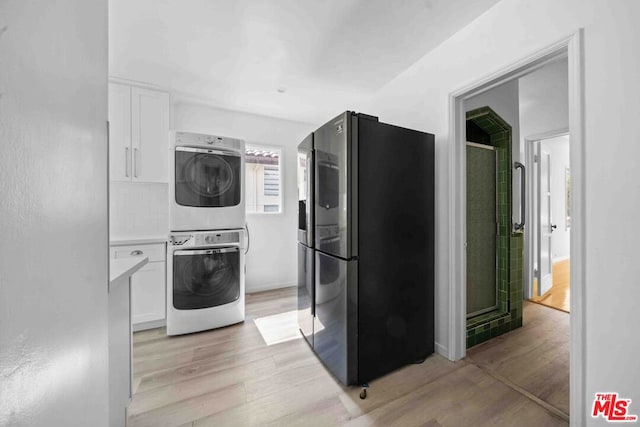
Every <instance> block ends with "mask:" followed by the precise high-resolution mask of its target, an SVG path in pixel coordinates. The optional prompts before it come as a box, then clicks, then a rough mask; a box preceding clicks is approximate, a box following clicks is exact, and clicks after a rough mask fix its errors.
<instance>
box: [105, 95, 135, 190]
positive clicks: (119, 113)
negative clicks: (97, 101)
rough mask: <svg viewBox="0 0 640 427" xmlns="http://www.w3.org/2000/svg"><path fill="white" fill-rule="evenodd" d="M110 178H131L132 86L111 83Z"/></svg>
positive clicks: (117, 179)
mask: <svg viewBox="0 0 640 427" xmlns="http://www.w3.org/2000/svg"><path fill="white" fill-rule="evenodd" d="M109 178H110V179H111V180H112V181H130V180H131V88H130V87H129V86H125V85H120V84H116V83H109Z"/></svg>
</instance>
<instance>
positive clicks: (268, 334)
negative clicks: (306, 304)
mask: <svg viewBox="0 0 640 427" xmlns="http://www.w3.org/2000/svg"><path fill="white" fill-rule="evenodd" d="M253 322H254V323H255V324H256V326H257V327H258V331H260V335H262V339H263V340H264V342H265V343H266V344H267V345H273V344H279V343H282V342H286V341H291V340H295V339H298V338H300V337H301V335H300V331H298V312H297V311H296V310H292V311H287V312H284V313H278V314H274V315H271V316H265V317H259V318H257V319H254V320H253Z"/></svg>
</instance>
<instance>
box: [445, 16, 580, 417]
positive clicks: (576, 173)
mask: <svg viewBox="0 0 640 427" xmlns="http://www.w3.org/2000/svg"><path fill="white" fill-rule="evenodd" d="M583 33H584V31H583V29H578V30H577V31H576V32H574V33H573V34H571V35H569V36H567V37H565V38H563V39H561V40H559V41H558V42H556V43H554V44H552V45H549V46H547V47H546V48H544V49H541V50H539V51H537V52H535V53H533V54H531V55H529V56H528V57H525V58H523V59H521V60H519V61H517V62H515V63H513V64H511V65H508V66H506V67H502V68H501V69H499V70H498V71H496V72H494V73H492V74H490V75H488V76H485V77H483V78H481V79H479V80H477V81H475V82H473V83H471V84H469V85H467V86H465V87H463V88H461V89H458V90H456V91H454V92H452V93H450V94H449V134H450V137H451V145H450V156H449V182H450V186H449V214H450V218H451V224H450V226H449V239H448V240H449V259H450V262H449V280H450V286H449V359H451V360H458V359H461V358H463V357H465V356H466V254H465V241H466V182H465V180H466V177H465V173H466V170H465V162H466V156H465V152H464V149H463V148H464V143H465V142H466V141H465V133H466V129H465V123H466V114H465V111H464V101H465V100H466V99H469V98H471V97H473V96H476V95H478V94H480V93H483V92H486V91H488V90H490V89H492V88H494V87H496V86H498V85H501V84H503V83H506V82H507V81H510V80H513V79H517V78H519V77H522V76H523V75H526V74H529V73H531V72H533V71H535V70H536V69H538V68H540V67H542V66H544V65H546V64H548V63H550V62H553V61H555V60H557V59H559V58H562V57H566V58H567V60H568V65H569V73H568V77H569V79H568V80H569V82H568V83H569V84H568V90H569V129H570V132H571V141H570V150H571V155H570V163H571V168H572V171H571V195H572V206H571V211H572V224H571V252H570V256H571V260H572V261H571V278H572V284H573V286H572V289H571V321H570V325H571V326H570V385H569V391H570V412H571V421H572V424H574V425H582V424H584V421H585V408H586V393H585V360H584V359H585V354H586V351H585V349H586V346H585V341H586V340H585V325H586V322H585V301H584V294H585V292H584V288H585V277H586V276H585V266H586V255H585V248H584V242H585V235H586V233H585V220H584V218H585V212H586V209H585V206H586V205H585V149H584V94H583V91H584V50H583V40H584V34H583ZM525 215H526V213H525Z"/></svg>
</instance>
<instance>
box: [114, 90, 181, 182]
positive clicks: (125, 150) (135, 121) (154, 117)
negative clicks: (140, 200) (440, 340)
mask: <svg viewBox="0 0 640 427" xmlns="http://www.w3.org/2000/svg"><path fill="white" fill-rule="evenodd" d="M169 110H170V101H169V94H168V93H166V92H160V91H156V90H150V89H142V88H138V87H131V86H127V85H123V84H118V83H109V129H110V147H109V158H110V168H109V171H110V174H111V180H114V181H133V182H164V183H166V182H168V181H169V174H168V164H167V163H168V161H169V159H168V147H169Z"/></svg>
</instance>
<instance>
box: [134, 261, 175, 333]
mask: <svg viewBox="0 0 640 427" xmlns="http://www.w3.org/2000/svg"><path fill="white" fill-rule="evenodd" d="M165 301H166V299H165V271H164V262H150V263H148V264H147V265H145V266H144V267H143V268H142V269H140V271H138V272H137V273H136V274H134V275H133V276H132V277H131V323H133V324H134V325H135V324H137V323H142V322H151V321H154V320H162V319H164V317H165Z"/></svg>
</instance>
